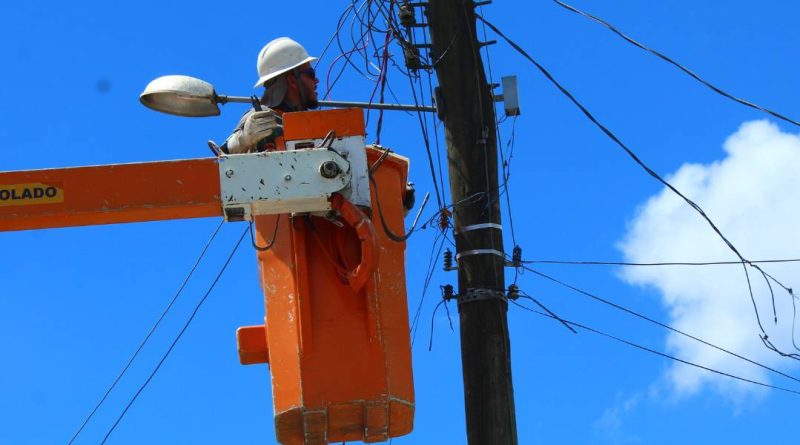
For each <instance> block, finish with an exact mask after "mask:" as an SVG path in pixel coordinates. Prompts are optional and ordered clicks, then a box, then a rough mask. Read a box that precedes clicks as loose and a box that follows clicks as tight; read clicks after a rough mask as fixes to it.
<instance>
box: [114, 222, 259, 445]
mask: <svg viewBox="0 0 800 445" xmlns="http://www.w3.org/2000/svg"><path fill="white" fill-rule="evenodd" d="M247 231H248V229H246V228H245V229H244V231H243V232H242V236H240V237H239V241H238V242H237V243H236V246H234V248H233V250H232V251H231V253H230V255H228V259H227V260H225V264H223V265H222V269H220V271H219V273H218V274H217V276H216V278H214V281H213V282H212V283H211V286H209V288H208V290H207V291H206V293H205V295H203V298H201V299H200V301H199V302H198V303H197V305H196V306H195V307H194V310H193V311H192V313H191V315H189V318H188V319H187V320H186V322H185V323H184V324H183V327H182V328H181V330H180V332H178V335H177V336H176V337H175V340H173V341H172V344H171V345H170V346H169V348H168V349H167V352H165V353H164V355H163V356H162V357H161V360H159V362H158V364H157V365H156V367H155V368H154V369H153V372H151V373H150V376H148V377H147V380H145V381H144V383H143V384H142V386H140V387H139V389H138V390H137V391H136V393H135V394H134V395H133V397H132V398H131V400H130V401H129V402H128V404H127V405H126V406H125V409H123V410H122V413H120V415H119V417H117V420H116V421H114V424H113V425H112V426H111V428H110V429H109V430H108V432H107V433H106V435H105V437H103V441H102V442H100V445H103V444H104V443H106V441H107V440H108V438H109V436H111V433H113V432H114V430H115V429H116V428H117V425H119V423H120V421H122V418H123V417H125V414H126V413H127V412H128V410H129V409H130V407H131V406H132V405H133V402H135V401H136V399H137V398H138V397H139V395H140V394H141V393H142V391H144V389H145V388H146V387H147V385H148V384H149V383H150V381H151V380H153V377H155V375H156V373H157V372H158V370H159V369H161V365H163V364H164V362H165V361H166V360H167V357H169V355H170V353H171V352H172V350H173V349H174V348H175V345H177V344H178V341H179V340H180V339H181V337H182V336H183V334H184V333H185V332H186V329H187V328H188V327H189V325H190V324H191V323H192V321H193V320H194V317H195V315H197V312H198V311H199V310H200V307H201V306H202V305H203V303H204V302H205V301H206V299H207V298H208V296H209V295H210V294H211V291H212V290H214V287H215V286H216V285H217V282H219V279H220V278H221V277H222V274H223V273H224V272H225V269H227V268H228V264H230V262H231V260H232V259H233V256H234V255H235V254H236V251H237V250H238V249H239V246H240V245H241V244H242V240H244V238H245V236H246V235H247Z"/></svg>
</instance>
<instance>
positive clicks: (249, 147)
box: [239, 111, 280, 152]
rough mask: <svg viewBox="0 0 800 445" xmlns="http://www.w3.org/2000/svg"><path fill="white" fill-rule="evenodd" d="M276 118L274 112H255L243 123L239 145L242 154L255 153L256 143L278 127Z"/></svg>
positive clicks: (273, 132)
mask: <svg viewBox="0 0 800 445" xmlns="http://www.w3.org/2000/svg"><path fill="white" fill-rule="evenodd" d="M278 119H279V118H278V116H277V114H276V113H275V112H274V111H255V112H253V113H252V114H250V116H247V119H246V120H245V121H244V128H242V134H241V135H240V136H239V145H240V147H241V148H243V149H244V150H243V151H244V152H254V151H256V146H257V145H258V143H259V142H260V141H262V140H264V139H266V138H268V137H270V136H272V135H273V134H275V130H277V129H278V128H279V127H280V123H279V122H278Z"/></svg>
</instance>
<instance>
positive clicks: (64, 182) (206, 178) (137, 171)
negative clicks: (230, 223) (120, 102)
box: [0, 158, 222, 231]
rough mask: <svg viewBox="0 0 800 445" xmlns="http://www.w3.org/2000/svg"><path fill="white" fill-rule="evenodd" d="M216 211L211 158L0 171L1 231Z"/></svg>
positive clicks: (217, 195)
mask: <svg viewBox="0 0 800 445" xmlns="http://www.w3.org/2000/svg"><path fill="white" fill-rule="evenodd" d="M221 215H222V206H221V203H220V190H219V168H218V166H217V161H216V159H214V158H209V159H192V160H179V161H162V162H145V163H136V164H118V165H107V166H93V167H73V168H57V169H46V170H29V171H16V172H0V231H10V230H30V229H44V228H53V227H70V226H86V225H97V224H114V223H126V222H138V221H155V220H165V219H178V218H200V217H208V216H221Z"/></svg>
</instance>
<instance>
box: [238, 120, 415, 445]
mask: <svg viewBox="0 0 800 445" xmlns="http://www.w3.org/2000/svg"><path fill="white" fill-rule="evenodd" d="M327 113H335V118H331V119H329V115H328V114H327ZM298 115H302V119H298V120H295V119H293V116H298ZM316 116H321V117H320V118H319V119H317V118H316ZM284 119H285V120H284V125H285V128H286V130H285V131H286V133H287V134H288V135H291V138H292V139H290V138H289V137H287V140H293V139H294V140H297V139H309V138H321V137H324V136H325V135H326V134H327V133H328V131H330V130H331V129H334V130H336V132H337V136H342V135H346V134H349V133H348V132H350V130H349V129H351V128H362V130H359V131H361V132H362V134H363V115H362V113H361V111H360V110H335V111H334V112H331V111H324V112H308V113H296V114H295V113H287V114H286V115H284ZM356 120H357V121H358V122H360V127H359V123H358V122H355V121H356ZM298 125H299V126H300V127H298ZM303 125H306V126H305V127H303ZM340 127H341V128H340ZM301 130H302V131H301ZM305 130H308V131H307V132H305ZM340 131H341V132H340ZM351 135H352V134H351ZM381 154H383V151H381V150H373V149H369V151H368V158H369V162H370V165H372V164H373V163H375V162H376V161H377V160H378V159H379V158H380V156H381ZM407 171H408V163H407V161H406V160H405V159H404V158H401V157H397V156H392V155H390V156H388V157H387V158H385V159H384V160H383V161H382V163H381V164H380V166H379V167H378V168H377V169H376V171H375V172H374V176H375V181H376V185H377V187H378V188H379V193H378V196H380V197H381V199H382V201H381V208H382V211H383V218H385V221H386V223H387V225H388V227H389V228H390V229H391V230H392V231H393V232H395V233H403V232H404V220H403V219H404V208H403V204H402V202H403V197H404V196H403V195H404V193H405V184H406V181H407ZM375 199H376V194H375V190H374V188H373V190H372V202H373V204H374V203H375ZM376 208H377V207H376V206H374V205H373V209H376ZM380 218H381V215H380V214H378V212H377V210H373V212H372V220H371V221H370V220H366V221H367V223H369V225H370V226H374V227H379V228H380V227H382V226H381V222H380V220H379V219H380ZM357 219H358V218H355V220H357ZM255 221H256V229H257V242H258V244H259V245H265V244H267V243H268V242H269V241H270V238H271V237H272V234H273V233H274V230H275V224H276V223H277V224H279V226H278V235H277V238H276V240H275V243H274V245H273V247H272V248H271V249H270V250H266V251H262V252H259V253H258V260H259V269H260V276H261V282H262V287H263V290H264V300H265V308H266V320H265V321H266V325H265V326H263V327H262V328H263V329H264V339H266V338H268V339H269V347H268V348H267V350H268V358H266V360H268V362H269V366H270V371H271V376H272V389H273V391H272V393H273V406H274V408H275V430H276V434H277V438H278V441H279V442H280V443H282V444H323V443H328V442H341V441H356V440H361V441H365V442H378V441H385V440H388V438H390V437H397V436H401V435H404V434H407V433H409V432H411V430H412V428H413V417H414V385H413V376H412V370H411V346H410V339H409V326H408V305H407V301H406V287H405V243H397V242H394V241H392V240H390V239H389V238H388V237H387V236H386V234H385V233H384V231H383V230H382V229H381V230H374V236H375V237H376V239H377V246H378V250H379V252H376V255H374V261H375V264H374V272H373V273H370V274H369V276H368V277H367V278H368V279H367V280H366V281H365V284H364V285H363V286H352V285H351V283H350V280H348V278H347V276H346V272H347V271H354V270H356V269H357V268H358V267H359V266H364V264H362V263H363V262H364V260H365V258H364V256H363V255H364V253H363V252H364V250H363V242H362V239H361V238H363V234H359V233H358V231H357V230H355V229H354V228H353V227H350V226H351V225H353V223H352V222H351V221H347V224H346V225H344V226H343V227H340V226H338V225H336V224H334V223H332V222H330V221H329V220H327V219H325V218H320V217H316V216H307V215H306V216H304V215H296V216H290V215H280V216H260V217H256V220H255ZM356 222H357V221H356ZM367 261H368V262H369V261H370V260H369V259H367ZM256 328H259V327H255V328H253V327H250V328H247V329H252V332H253V333H256V332H258V331H257V330H256ZM254 335H256V334H254ZM241 338H242V337H241V336H240V350H241V349H242V346H243V345H242V343H241ZM265 341H266V340H265ZM262 358H264V357H262ZM243 361H244V360H243ZM262 362H263V361H262Z"/></svg>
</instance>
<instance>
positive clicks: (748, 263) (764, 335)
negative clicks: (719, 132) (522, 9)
mask: <svg viewBox="0 0 800 445" xmlns="http://www.w3.org/2000/svg"><path fill="white" fill-rule="evenodd" d="M476 17H477V18H479V19H480V20H481V21H482V22H484V23H485V24H486V25H487V26H489V28H491V29H492V30H493V31H494V32H495V33H497V35H499V36H500V37H502V38H503V39H504V40H505V41H506V42H507V43H508V44H509V45H511V47H512V48H514V49H515V50H516V51H517V52H519V53H520V54H521V55H522V56H523V57H525V58H526V59H528V61H530V62H531V63H532V64H533V65H534V66H536V68H537V69H538V70H539V71H540V72H541V73H542V74H543V75H544V76H545V77H546V78H547V79H548V80H549V81H550V82H551V83H552V84H553V85H554V86H555V87H556V88H558V90H559V91H561V93H563V94H564V95H565V96H566V97H567V98H568V99H569V100H570V101H571V102H572V103H573V104H574V105H575V106H577V107H578V109H580V111H581V112H582V113H583V114H584V116H586V117H587V118H588V119H589V120H590V121H591V122H592V123H593V124H595V125H596V126H597V127H598V128H599V129H600V130H601V131H602V132H603V133H604V134H605V135H606V136H608V137H609V138H610V139H611V140H612V141H614V142H615V143H616V144H617V145H618V146H619V147H620V148H622V149H623V150H624V151H625V153H627V154H628V156H629V157H630V158H631V159H632V160H633V161H634V162H635V163H636V164H638V165H639V166H640V167H641V168H642V169H644V170H645V171H646V172H647V173H648V174H649V175H650V176H652V177H653V178H654V179H656V180H657V181H658V182H660V183H661V184H663V185H664V186H665V187H667V188H668V189H669V190H670V191H672V192H673V193H675V194H676V195H678V196H679V197H681V198H682V199H683V200H684V202H686V203H687V204H688V205H689V206H690V207H691V208H692V209H694V210H695V211H696V212H697V213H698V214H699V215H700V216H701V217H702V218H703V219H704V220H705V221H706V222H707V223H708V225H709V226H710V227H711V228H712V229H713V230H714V232H715V233H716V234H717V235H718V236H719V237H720V239H721V240H722V241H723V242H724V243H725V244H726V245H727V246H728V248H729V249H730V250H731V251H732V252H733V253H734V254H736V256H737V257H739V259H740V260H741V261H742V268H743V269H744V274H745V278H746V280H747V288H748V292H749V295H750V301H751V302H752V304H753V312H754V314H755V316H756V322H757V324H758V327H759V329H760V330H761V335H762V340H763V341H765V343H767V344H769V345H770V346H772V344H771V343H770V342H769V340H768V339H769V336H768V335H767V332H766V330H765V329H764V325H763V324H762V323H761V316H760V314H759V311H758V305H757V304H756V299H755V295H754V293H753V286H752V283H751V281H750V274H749V273H748V271H747V266H750V267H752V268H754V269H756V270H757V271H759V272H760V273H761V274H762V276H764V279H765V280H766V279H767V277H768V274H767V273H766V272H765V271H764V270H763V269H761V267H760V266H758V265H756V264H753V263H752V262H751V261H749V260H747V259H746V258H745V257H744V256H742V254H741V253H740V252H739V250H738V249H737V248H736V246H734V245H733V243H732V242H731V241H730V240H729V239H728V238H727V237H726V236H725V235H723V234H722V231H720V229H719V228H718V227H717V225H716V224H715V223H714V222H713V221H712V220H711V218H710V217H709V216H708V215H707V214H706V212H705V211H704V210H703V209H702V208H701V207H700V206H699V205H698V204H697V203H695V202H694V201H692V200H691V199H689V198H688V197H687V196H686V195H684V194H683V193H682V192H681V191H680V190H678V189H677V188H675V186H673V185H672V184H671V183H669V182H668V181H667V180H665V179H664V178H662V177H661V176H660V175H659V174H658V173H656V172H655V171H654V170H653V169H651V168H650V167H649V166H648V165H647V164H645V163H644V162H643V161H642V160H641V159H639V157H638V156H637V155H636V153H634V152H633V150H631V149H630V148H628V146H627V145H625V144H624V143H623V142H622V141H621V140H620V139H619V138H618V137H617V136H616V135H615V134H614V133H613V132H612V131H611V130H609V129H608V128H607V127H606V126H605V125H603V124H602V123H600V121H598V120H597V118H595V117H594V115H593V114H592V113H591V112H589V110H588V109H587V108H586V107H585V106H584V105H583V104H581V103H580V102H579V101H578V100H577V99H576V98H575V96H573V95H572V93H570V92H569V90H567V89H566V88H565V87H564V86H563V85H561V84H560V83H559V82H558V81H557V80H556V79H555V78H554V77H553V75H552V74H550V72H549V71H547V69H545V68H544V67H543V66H542V65H541V64H539V62H537V61H536V60H534V59H533V57H531V56H530V55H529V54H528V53H527V52H526V51H525V50H524V49H522V47H520V46H519V45H518V44H516V43H515V42H514V41H512V40H511V39H510V38H508V37H507V36H506V35H505V34H503V32H502V31H500V30H499V29H497V27H496V26H494V25H493V24H491V23H490V22H488V21H487V20H486V19H485V18H483V17H482V16H480V15H479V14H476ZM772 279H773V280H774V281H776V282H777V283H778V284H780V285H781V287H783V288H784V289H786V290H787V291H789V293H790V294H792V292H791V289H790V288H788V287H786V286H785V285H783V284H782V283H781V282H780V281H777V280H775V279H774V277H773V278H772ZM770 293H772V288H771V287H770ZM770 349H774V350H777V348H775V347H774V346H772V347H771V348H770Z"/></svg>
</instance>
